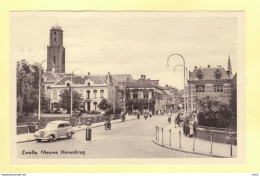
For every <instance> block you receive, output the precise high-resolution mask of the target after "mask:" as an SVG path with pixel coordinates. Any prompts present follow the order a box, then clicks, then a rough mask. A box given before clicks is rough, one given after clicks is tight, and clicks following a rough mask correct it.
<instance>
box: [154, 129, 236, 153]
mask: <svg viewBox="0 0 260 176" xmlns="http://www.w3.org/2000/svg"><path fill="white" fill-rule="evenodd" d="M165 129H166V130H167V129H168V128H161V127H159V126H155V138H154V139H155V141H156V143H158V144H160V145H162V146H167V147H170V148H173V149H182V145H183V144H182V134H183V132H182V131H181V130H179V131H178V133H176V134H175V139H174V140H173V132H172V129H169V130H168V135H169V136H168V141H167V142H166V140H165V137H167V136H166V135H165V134H166V133H167V131H166V130H165ZM177 135H178V136H177ZM192 138H193V139H192V149H191V150H190V151H191V152H196V135H195V133H193V134H192ZM166 139H167V138H166ZM210 139H211V140H210V146H209V149H208V150H209V151H210V154H211V155H214V154H216V153H214V152H213V148H214V143H215V142H214V134H213V133H210ZM227 140H229V141H230V144H224V145H227V146H228V145H230V152H229V156H230V157H232V156H233V154H234V153H233V145H234V144H233V143H234V136H233V133H229V134H228V135H227ZM190 141H191V140H190ZM173 145H175V147H173ZM186 145H187V144H186ZM177 146H178V147H177ZM203 147H205V150H207V149H206V146H203ZM220 150H221V149H220Z"/></svg>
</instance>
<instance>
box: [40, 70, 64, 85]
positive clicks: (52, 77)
mask: <svg viewBox="0 0 260 176" xmlns="http://www.w3.org/2000/svg"><path fill="white" fill-rule="evenodd" d="M42 76H43V77H44V78H45V81H44V82H45V83H55V82H57V81H58V80H60V79H61V78H62V77H61V76H60V75H57V74H56V73H53V72H46V73H43V74H42Z"/></svg>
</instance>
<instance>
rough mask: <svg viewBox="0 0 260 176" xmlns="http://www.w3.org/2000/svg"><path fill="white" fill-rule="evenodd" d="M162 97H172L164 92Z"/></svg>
mask: <svg viewBox="0 0 260 176" xmlns="http://www.w3.org/2000/svg"><path fill="white" fill-rule="evenodd" d="M162 97H163V98H164V97H166V98H171V96H170V95H169V94H167V93H166V92H165V91H164V90H163V91H162Z"/></svg>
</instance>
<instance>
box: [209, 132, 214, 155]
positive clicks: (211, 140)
mask: <svg viewBox="0 0 260 176" xmlns="http://www.w3.org/2000/svg"><path fill="white" fill-rule="evenodd" d="M210 136H211V138H210V153H211V154H212V145H213V133H211V134H210Z"/></svg>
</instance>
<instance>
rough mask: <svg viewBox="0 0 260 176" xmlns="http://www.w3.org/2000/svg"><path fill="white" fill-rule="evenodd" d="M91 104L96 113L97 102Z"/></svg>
mask: <svg viewBox="0 0 260 176" xmlns="http://www.w3.org/2000/svg"><path fill="white" fill-rule="evenodd" d="M93 104H94V109H95V111H96V110H97V102H94V103H93Z"/></svg>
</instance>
